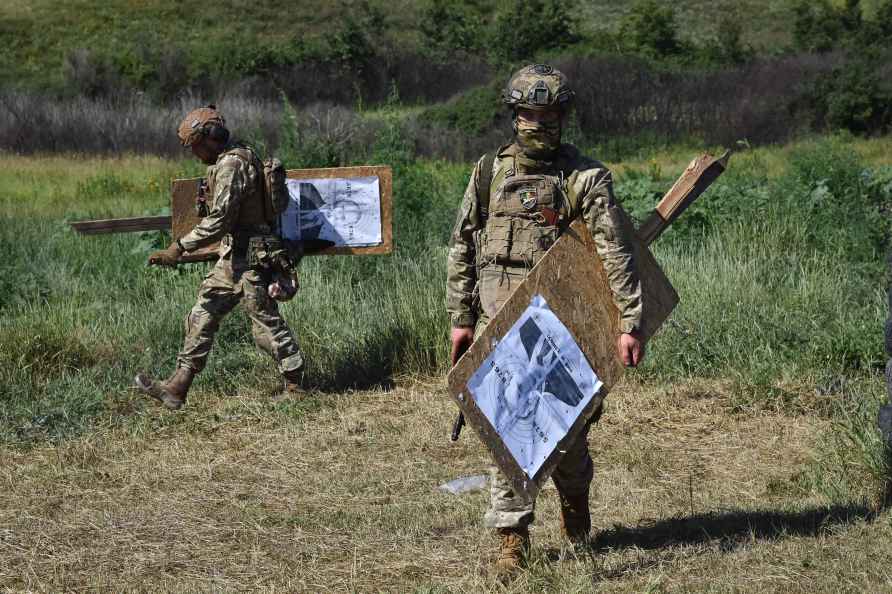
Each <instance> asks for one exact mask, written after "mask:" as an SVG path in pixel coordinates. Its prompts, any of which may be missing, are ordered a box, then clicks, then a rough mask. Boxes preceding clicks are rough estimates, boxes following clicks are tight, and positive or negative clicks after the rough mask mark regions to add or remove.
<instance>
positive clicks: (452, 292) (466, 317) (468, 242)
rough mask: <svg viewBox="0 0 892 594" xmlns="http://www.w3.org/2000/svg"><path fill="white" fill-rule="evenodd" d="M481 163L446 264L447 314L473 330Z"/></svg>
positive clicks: (473, 176)
mask: <svg viewBox="0 0 892 594" xmlns="http://www.w3.org/2000/svg"><path fill="white" fill-rule="evenodd" d="M482 160H483V159H481V160H480V161H478V162H477V165H475V166H474V171H473V172H472V173H471V179H470V181H469V182H468V187H467V189H466V190H465V195H464V197H463V198H462V201H461V206H460V207H459V211H458V218H457V219H456V221H455V227H454V228H453V229H452V237H451V239H450V240H449V256H448V259H447V262H446V267H447V268H446V311H447V312H449V317H450V319H451V320H452V326H453V327H454V328H460V327H473V326H474V324H475V323H476V322H477V312H476V310H475V305H474V295H475V292H476V290H477V268H476V256H477V246H476V242H475V235H476V234H477V231H479V230H480V227H481V221H480V216H479V213H478V212H477V183H478V181H479V179H480V164H481V161H482Z"/></svg>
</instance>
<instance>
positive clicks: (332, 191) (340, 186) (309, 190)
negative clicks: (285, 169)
mask: <svg viewBox="0 0 892 594" xmlns="http://www.w3.org/2000/svg"><path fill="white" fill-rule="evenodd" d="M286 183H287V186H288V193H289V194H290V195H291V200H290V202H289V203H288V208H287V209H285V212H284V213H282V235H283V237H285V239H291V240H295V241H309V240H314V239H321V240H326V241H331V242H334V245H335V246H348V247H366V246H375V245H380V244H381V243H382V241H383V240H382V236H381V188H380V184H379V183H378V178H377V176H374V177H347V178H332V179H289V180H287V182H286Z"/></svg>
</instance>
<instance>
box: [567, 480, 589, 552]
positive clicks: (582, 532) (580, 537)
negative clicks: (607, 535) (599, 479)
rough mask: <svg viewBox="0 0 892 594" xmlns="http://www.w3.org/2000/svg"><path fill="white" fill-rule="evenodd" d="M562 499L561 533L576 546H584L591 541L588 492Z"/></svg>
mask: <svg viewBox="0 0 892 594" xmlns="http://www.w3.org/2000/svg"><path fill="white" fill-rule="evenodd" d="M559 495H560V498H561V533H562V534H563V535H564V536H566V537H567V539H569V541H570V542H572V543H573V544H574V545H583V544H585V543H587V542H588V540H589V532H590V531H591V529H592V517H591V515H590V514H589V510H588V491H586V492H585V493H581V494H579V495H564V494H563V493H559Z"/></svg>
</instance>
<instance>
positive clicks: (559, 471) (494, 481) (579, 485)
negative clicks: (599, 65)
mask: <svg viewBox="0 0 892 594" xmlns="http://www.w3.org/2000/svg"><path fill="white" fill-rule="evenodd" d="M524 276H525V271H517V270H516V269H510V268H505V267H502V266H488V267H486V268H484V269H483V270H481V271H480V277H479V285H478V286H479V287H480V304H481V306H482V311H481V312H480V317H479V319H478V320H477V326H476V328H475V329H474V336H475V337H477V336H480V334H481V333H482V332H483V330H484V329H485V328H486V325H487V324H488V323H489V320H490V319H491V317H492V316H494V315H495V313H496V312H497V311H498V310H499V308H500V307H501V306H502V304H503V303H504V302H505V300H506V299H508V297H509V296H510V295H511V293H512V292H513V291H514V289H515V288H516V287H517V285H518V284H519V283H520V282H521V281H522V280H523V278H524ZM600 413H601V409H598V410H597V411H596V412H595V414H594V415H593V417H592V418H593V419H594V420H595V421H597V419H598V418H599V417H600ZM588 430H589V428H588V426H586V428H585V429H584V430H583V431H582V433H580V434H579V438H578V439H577V440H576V441H575V442H574V443H573V445H571V446H570V447H569V448H568V449H567V453H566V454H564V456H563V458H561V462H560V464H558V466H557V468H556V469H555V471H554V473H553V474H552V475H551V476H552V480H554V484H555V486H556V487H557V490H558V492H560V493H563V494H564V495H570V496H573V495H581V494H583V493H585V492H587V491H588V489H589V485H590V484H591V482H592V477H593V476H594V464H593V463H592V457H591V455H590V454H589V450H588ZM489 474H490V489H489V510H487V512H486V515H485V516H484V518H483V523H484V525H485V526H486V527H487V528H522V527H525V526H529V525H530V524H531V523H532V521H533V516H534V511H535V506H536V503H535V502H534V501H526V500H525V499H524V498H523V497H521V496H519V495H518V494H517V493H515V492H514V489H513V488H512V487H511V482H510V481H509V480H508V479H507V478H506V477H505V475H504V474H502V472H501V471H500V470H499V469H498V468H497V467H495V466H490V467H489Z"/></svg>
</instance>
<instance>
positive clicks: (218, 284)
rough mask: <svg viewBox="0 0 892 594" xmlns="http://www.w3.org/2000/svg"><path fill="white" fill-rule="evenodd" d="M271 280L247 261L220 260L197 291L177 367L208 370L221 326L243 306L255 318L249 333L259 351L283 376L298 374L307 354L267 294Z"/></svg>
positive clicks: (228, 256) (234, 259) (275, 302)
mask: <svg viewBox="0 0 892 594" xmlns="http://www.w3.org/2000/svg"><path fill="white" fill-rule="evenodd" d="M268 284H269V279H268V278H267V275H266V274H265V273H263V272H261V271H258V270H255V269H252V268H250V267H248V264H247V262H246V261H245V260H244V258H239V257H235V258H233V257H232V255H231V254H228V255H226V256H225V257H223V258H221V259H220V260H218V261H217V264H216V265H215V266H214V268H213V269H212V270H211V271H210V272H209V273H208V275H207V276H205V277H204V281H202V283H201V286H200V287H199V289H198V300H197V301H196V303H195V306H194V307H193V308H192V310H191V311H190V312H189V315H187V316H186V338H185V341H184V344H183V350H181V351H180V353H179V355H177V367H187V368H189V369H192V370H193V371H195V372H196V373H198V372H200V371H201V370H202V369H204V366H205V364H206V363H207V358H208V355H209V354H210V352H211V347H212V346H213V343H214V335H215V334H216V333H217V330H218V329H219V328H220V322H221V321H222V320H223V318H224V317H226V314H228V313H229V312H230V311H232V309H233V308H234V307H235V306H236V305H237V304H238V303H241V304H242V307H243V308H244V310H245V313H246V314H247V315H248V318H250V320H251V333H252V335H253V336H254V342H255V343H256V344H257V346H258V347H260V349H262V350H264V351H266V352H267V353H269V354H270V355H271V356H272V357H273V359H275V361H276V364H277V366H278V368H279V372H281V373H287V372H296V371H300V369H301V368H302V367H303V356H302V355H301V352H300V348H299V347H298V344H297V341H296V340H295V339H294V336H293V335H292V334H291V330H290V329H289V328H288V324H286V323H285V320H284V319H283V318H282V314H281V313H279V304H278V302H277V301H276V300H275V299H272V298H271V297H269V295H268V294H267V285H268Z"/></svg>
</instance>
